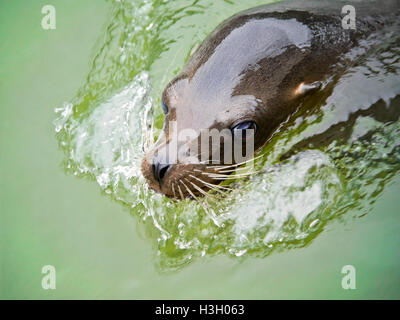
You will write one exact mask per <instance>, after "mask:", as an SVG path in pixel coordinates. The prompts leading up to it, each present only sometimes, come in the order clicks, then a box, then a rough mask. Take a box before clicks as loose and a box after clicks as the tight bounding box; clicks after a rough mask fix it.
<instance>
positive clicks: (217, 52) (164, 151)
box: [142, 0, 399, 199]
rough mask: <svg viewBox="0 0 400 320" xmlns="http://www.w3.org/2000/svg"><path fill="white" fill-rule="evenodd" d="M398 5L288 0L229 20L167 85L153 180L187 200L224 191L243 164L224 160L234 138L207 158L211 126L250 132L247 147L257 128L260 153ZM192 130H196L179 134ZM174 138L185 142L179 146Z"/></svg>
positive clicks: (146, 169)
mask: <svg viewBox="0 0 400 320" xmlns="http://www.w3.org/2000/svg"><path fill="white" fill-rule="evenodd" d="M344 5H352V6H354V8H355V12H356V20H355V29H354V28H344V27H343V23H342V20H343V18H344V15H343V14H342V7H343V6H344ZM398 13H399V1H389V0H388V1H364V2H361V3H360V2H359V1H345V2H343V1H287V2H282V3H278V4H273V5H265V6H261V7H257V8H253V9H250V10H246V11H243V12H241V13H238V14H236V15H234V16H233V17H231V18H229V19H227V20H226V21H224V22H223V23H221V24H220V25H219V26H218V27H217V28H216V29H215V30H214V31H213V32H212V33H211V34H210V35H209V36H208V37H207V38H206V39H205V40H204V42H203V43H202V44H201V45H200V46H199V47H198V48H197V49H196V50H195V52H194V53H193V54H192V55H191V57H190V58H189V60H188V62H187V64H186V65H185V66H184V67H183V68H182V70H181V72H180V73H179V74H178V75H177V76H176V77H175V78H174V79H173V80H172V81H171V82H170V83H169V84H168V85H167V86H166V88H165V90H164V92H163V94H162V107H163V109H164V113H165V119H164V127H163V133H162V135H161V136H160V137H159V139H158V141H157V143H156V144H155V145H154V147H153V148H152V149H151V150H149V151H148V152H146V154H145V156H144V159H143V162H142V173H143V175H144V177H145V178H146V180H147V182H148V185H149V186H150V188H152V189H154V190H156V191H157V192H160V193H163V194H164V195H166V196H168V197H173V198H182V199H183V198H185V197H193V198H197V197H198V196H201V195H204V194H205V193H206V192H207V191H209V190H210V189H214V190H217V191H218V190H223V189H224V187H222V186H219V183H220V182H221V181H223V180H224V179H226V178H227V177H228V175H229V174H230V173H231V172H232V171H234V169H235V168H236V166H237V165H239V163H238V161H235V160H233V161H232V163H225V162H223V161H222V162H221V163H214V159H213V157H214V156H215V155H221V154H222V150H225V149H224V148H225V147H226V145H228V144H232V145H234V143H233V142H232V141H229V142H226V140H225V139H220V140H219V141H217V143H215V142H214V143H212V144H211V146H212V147H213V150H211V151H210V152H209V153H208V158H207V159H206V160H207V161H204V159H203V158H202V159H200V156H201V155H202V153H203V149H202V148H201V145H202V143H203V144H204V140H202V139H201V132H202V130H204V129H216V130H218V131H223V130H225V132H226V130H228V132H229V133H230V134H231V135H232V136H234V137H236V136H238V135H239V136H240V137H241V139H242V140H240V139H239V140H240V141H242V144H240V146H241V147H242V146H243V145H245V144H246V142H247V139H248V137H249V136H250V137H251V138H252V143H253V144H254V145H253V147H254V148H253V149H254V152H255V153H257V151H259V150H260V149H261V148H262V147H263V146H264V145H265V144H266V143H267V141H268V139H269V138H270V136H271V135H272V133H273V132H274V130H276V128H277V127H278V126H279V125H280V124H281V123H282V122H283V121H285V120H286V119H287V118H288V117H289V116H290V115H291V114H292V113H293V112H294V110H296V108H297V107H298V106H299V104H300V102H301V100H302V99H303V98H304V97H305V95H307V94H309V93H311V92H313V91H315V90H318V89H319V88H320V86H321V84H322V83H323V81H326V80H327V79H328V78H329V77H331V76H332V75H334V74H336V73H338V72H341V70H343V68H346V61H349V60H351V57H348V56H346V53H348V52H349V50H350V49H352V48H354V47H355V46H358V45H359V42H360V40H361V39H365V38H366V37H368V36H369V35H370V34H371V33H372V32H374V31H376V30H377V29H380V28H381V27H382V26H383V25H386V24H388V23H392V22H393V20H396V19H394V18H393V17H396V15H397V16H398ZM391 21H392V22H391ZM173 126H174V127H173ZM185 129H190V130H191V132H194V134H192V135H191V136H190V138H189V139H179V138H177V136H178V134H177V133H179V132H182V131H183V130H185ZM186 138H187V137H186ZM183 144H186V145H190V146H192V145H194V146H195V147H194V148H191V147H189V149H191V150H193V149H194V150H195V151H196V152H195V153H194V154H193V153H189V152H187V149H185V148H183V149H182V148H180V147H181V146H182V145H183ZM171 146H174V148H175V149H177V150H184V151H182V152H181V151H178V152H177V153H176V154H175V155H173V154H172V153H171V152H170V151H169V150H171V149H170V148H171ZM185 150H186V151H185ZM207 150H208V147H207ZM193 158H195V160H198V161H197V162H196V161H193ZM189 160H190V161H189Z"/></svg>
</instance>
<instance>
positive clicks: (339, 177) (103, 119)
mask: <svg viewBox="0 0 400 320" xmlns="http://www.w3.org/2000/svg"><path fill="white" fill-rule="evenodd" d="M262 3H264V1H263V2H261V1H249V2H246V4H244V3H243V2H241V3H240V2H239V1H218V2H214V1H193V2H188V1H174V2H163V1H147V2H134V1H121V2H106V3H102V4H101V5H100V4H99V2H96V4H95V3H94V1H87V2H83V3H82V5H81V6H82V8H81V11H80V16H77V15H76V8H75V9H74V8H71V7H70V6H68V5H66V3H65V2H63V1H60V2H59V7H58V6H57V4H56V5H55V6H56V8H57V12H58V25H57V30H54V31H51V32H53V33H49V32H47V31H43V30H41V29H40V24H38V23H37V20H35V19H40V8H41V6H40V4H37V3H35V4H33V3H30V6H31V8H30V9H31V11H29V10H28V9H26V11H25V10H21V9H20V8H19V7H18V5H9V6H8V7H7V10H8V12H10V18H9V20H10V21H12V20H11V18H12V17H13V16H12V14H14V17H16V16H18V17H19V16H21V15H25V16H26V17H30V19H25V21H24V23H23V25H18V28H16V29H14V30H15V31H14V32H15V33H16V34H15V35H14V36H13V37H14V38H16V39H20V40H19V41H17V42H14V43H12V45H13V46H14V47H15V48H14V47H11V48H10V47H9V48H7V51H6V52H7V55H6V56H5V60H4V62H3V61H2V65H7V66H6V68H5V71H3V73H4V72H5V75H7V76H8V79H9V82H8V84H7V86H6V87H5V89H3V90H2V94H1V96H2V100H5V101H4V102H3V103H2V105H3V106H6V105H9V106H14V107H13V108H11V107H10V108H4V107H2V110H1V114H2V125H1V130H2V134H1V139H2V140H1V141H2V144H1V145H2V160H1V161H2V163H3V164H2V166H1V168H2V170H4V169H5V168H7V170H4V173H3V172H2V176H4V178H5V179H4V182H2V190H4V191H2V193H1V194H2V197H3V196H4V199H5V200H4V201H3V200H2V203H3V208H4V209H2V211H3V210H4V212H5V213H6V215H5V224H4V225H7V229H5V228H3V230H2V232H3V233H4V235H5V239H6V244H7V245H6V247H4V248H3V249H2V250H3V251H2V252H3V253H2V256H4V260H3V261H4V262H3V270H4V272H2V277H3V278H2V290H3V292H2V295H4V296H5V297H28V298H31V297H39V298H41V297H43V298H44V297H55V298H56V297H64V298H68V297H82V298H88V297H91V298H96V297H99V298H323V297H325V298H380V297H386V298H396V297H397V298H398V295H399V285H400V277H399V272H398V270H399V254H398V245H399V236H398V232H397V230H398V226H399V219H398V213H397V204H398V199H397V195H398V191H399V177H398V169H399V168H400V147H399V141H400V140H399V138H400V136H399V135H400V126H399V113H400V98H399V96H398V94H399V91H400V77H399V67H400V62H399V50H400V40H399V37H398V36H397V34H396V33H395V32H393V31H392V30H385V34H384V35H380V36H379V37H378V38H379V41H378V42H377V41H376V39H369V42H365V43H364V44H363V46H362V47H361V48H359V51H360V52H362V53H363V54H362V55H359V52H358V51H357V55H359V56H358V58H357V59H356V60H355V63H354V65H353V66H352V67H351V68H350V69H349V70H348V71H347V72H346V74H344V75H341V76H338V77H336V78H334V79H330V81H328V82H327V84H326V86H325V88H324V90H322V91H321V92H320V93H319V94H317V95H314V96H312V97H310V98H309V99H307V100H306V101H305V102H304V105H303V106H302V108H300V109H299V111H298V112H297V113H296V114H295V115H293V117H291V118H290V119H288V121H287V122H286V123H285V124H283V126H282V127H281V128H280V129H279V130H278V131H277V132H276V134H275V135H274V136H273V139H272V140H271V143H270V144H269V145H268V146H267V147H266V148H265V150H263V154H264V156H263V157H261V158H260V159H259V161H257V164H256V166H257V169H259V170H260V173H258V174H257V175H254V176H252V178H251V179H248V180H245V181H234V182H232V185H233V186H234V187H235V190H234V191H233V192H232V193H229V194H228V195H224V196H219V195H214V197H215V199H214V198H211V199H209V200H207V201H206V202H204V203H198V202H194V201H190V200H187V201H183V202H182V201H178V202H176V201H173V200H170V199H166V198H165V197H162V196H161V195H158V194H155V193H153V192H152V191H149V190H148V189H147V187H146V184H145V181H144V179H143V177H142V176H141V174H140V170H139V166H140V161H141V157H142V154H143V144H144V143H147V142H148V141H147V140H145V139H144V138H143V132H145V131H146V126H147V125H153V128H154V130H153V131H154V134H155V136H157V134H158V133H159V130H160V128H161V126H162V111H161V107H160V94H161V92H162V90H163V87H164V86H165V85H166V84H167V83H168V81H169V80H170V79H171V78H172V77H173V76H174V75H176V74H177V73H178V72H179V69H180V68H181V66H182V65H183V64H184V62H185V61H186V59H187V57H188V55H189V53H190V51H191V50H192V49H193V48H194V47H195V46H196V44H198V43H199V42H201V40H202V39H204V37H205V36H206V35H207V34H208V33H209V32H210V31H211V30H213V29H214V27H215V26H216V25H218V23H220V22H221V21H222V20H224V19H225V18H227V17H229V16H230V15H232V14H234V13H236V12H238V11H240V10H242V9H245V8H249V7H253V6H256V5H259V4H262ZM3 6H4V5H3ZM35 10H36V11H38V12H39V14H38V15H37V16H35V17H32V16H31V13H30V12H32V11H33V12H35ZM92 10H98V11H99V12H98V14H97V15H95V16H96V17H93V14H90V12H92ZM88 15H90V17H91V18H88V17H87V16H88ZM72 17H74V19H76V21H75V23H73V22H74V21H73V20H72ZM90 19H93V20H94V21H92V20H90ZM9 23H11V22H9ZM77 24H80V26H82V27H83V26H85V28H84V32H82V33H81V35H80V36H79V37H76V36H75V34H76V32H75V33H74V31H75V30H71V25H77ZM32 26H35V27H34V28H33V27H32ZM1 27H2V29H1V33H2V35H5V36H6V38H7V39H8V37H10V35H8V34H7V32H6V30H5V29H4V28H3V25H2V26H1ZM77 29H79V28H78V27H77ZM26 30H30V32H31V33H32V34H31V35H30V34H29V33H27V32H26ZM391 32H392V33H391ZM9 41H10V40H9ZM10 42H11V41H10ZM60 46H61V47H63V48H64V49H65V48H74V50H68V52H69V54H67V55H66V54H65V50H62V49H58V50H59V51H57V49H55V48H59V47H60ZM75 48H76V50H75ZM11 49H14V50H18V49H19V50H20V51H21V52H22V53H21V56H20V55H18V56H15V55H13V53H12V50H11ZM34 49H36V50H34ZM24 50H25V51H24ZM24 52H26V53H25V54H26V55H27V57H25V56H24V55H23V53H24ZM354 54H356V53H354ZM16 57H21V58H19V59H20V61H18V58H16ZM65 57H69V58H67V60H66V61H65ZM23 58H25V59H23ZM28 58H29V59H28ZM3 59H4V58H2V60H3ZM32 61H35V62H37V63H36V64H34V63H33V62H32ZM6 62H7V64H6ZM85 64H86V67H84V66H85ZM33 66H35V67H33ZM71 70H74V71H71ZM38 77H39V78H38ZM38 79H39V80H41V81H38ZM54 79H60V80H58V82H57V81H54ZM21 84H22V85H21ZM6 89H7V91H6ZM21 91H22V92H21ZM6 93H7V94H6ZM53 109H55V111H56V114H55V115H54V113H53V111H52V110H53ZM6 117H7V119H10V120H9V121H4V119H5V118H6ZM54 131H55V132H56V134H54ZM54 135H55V136H56V139H54ZM6 137H7V138H6ZM3 150H7V152H4V151H3ZM65 173H67V174H65ZM75 176H76V177H78V178H79V179H78V178H76V177H75ZM99 190H101V192H99ZM138 236H139V237H138ZM45 264H54V265H55V266H56V268H57V289H56V290H55V291H53V292H48V291H44V290H42V289H41V287H40V279H41V274H40V270H41V266H42V265H45ZM347 264H351V265H354V266H355V267H356V270H357V289H356V290H353V291H345V290H343V289H342V288H341V278H342V275H341V273H340V271H341V268H342V266H344V265H347ZM3 284H4V285H3ZM3 288H6V290H4V289H3Z"/></svg>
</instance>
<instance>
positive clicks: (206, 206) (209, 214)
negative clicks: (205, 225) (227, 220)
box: [180, 180, 220, 227]
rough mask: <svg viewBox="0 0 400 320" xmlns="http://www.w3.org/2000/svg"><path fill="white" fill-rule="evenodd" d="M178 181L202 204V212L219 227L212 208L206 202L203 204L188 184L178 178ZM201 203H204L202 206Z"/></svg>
mask: <svg viewBox="0 0 400 320" xmlns="http://www.w3.org/2000/svg"><path fill="white" fill-rule="evenodd" d="M180 182H181V183H182V184H183V185H184V187H185V188H186V190H187V191H188V192H189V194H190V195H191V196H192V197H193V198H194V199H195V200H197V202H199V203H200V205H201V206H202V208H203V210H204V212H205V213H206V214H207V215H208V216H209V217H210V219H211V220H212V221H213V222H214V223H215V224H216V225H217V226H218V227H220V223H219V222H218V219H217V215H216V214H215V212H213V210H212V209H211V208H210V207H209V206H208V205H207V204H205V203H204V202H203V201H201V200H199V199H198V198H197V197H196V196H195V195H194V193H193V192H192V191H191V190H190V189H189V188H188V186H187V185H186V184H185V183H184V182H183V181H182V180H180ZM203 204H204V206H203ZM206 208H207V209H209V210H206ZM210 211H211V213H210Z"/></svg>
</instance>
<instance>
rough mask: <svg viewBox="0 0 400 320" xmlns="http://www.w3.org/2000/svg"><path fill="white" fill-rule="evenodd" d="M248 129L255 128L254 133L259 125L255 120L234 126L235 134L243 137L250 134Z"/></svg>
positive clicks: (233, 132) (233, 131)
mask: <svg viewBox="0 0 400 320" xmlns="http://www.w3.org/2000/svg"><path fill="white" fill-rule="evenodd" d="M247 130H254V132H253V134H254V133H255V132H256V130H257V125H256V123H255V122H254V121H244V122H241V123H239V124H237V125H236V126H234V127H233V128H232V134H233V136H239V137H241V138H242V139H246V138H247V137H248V136H249V133H250V132H249V131H247Z"/></svg>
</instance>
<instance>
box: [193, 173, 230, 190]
mask: <svg viewBox="0 0 400 320" xmlns="http://www.w3.org/2000/svg"><path fill="white" fill-rule="evenodd" d="M189 177H192V178H193V179H196V180H198V181H199V182H201V183H203V184H205V185H206V186H207V187H209V188H212V189H211V190H215V191H218V192H221V193H222V194H225V193H224V192H222V191H220V190H216V189H215V188H218V189H223V190H227V191H232V189H231V188H228V187H223V186H220V185H218V184H213V183H209V182H206V181H204V180H201V179H200V178H198V177H196V176H194V175H192V174H189Z"/></svg>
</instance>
